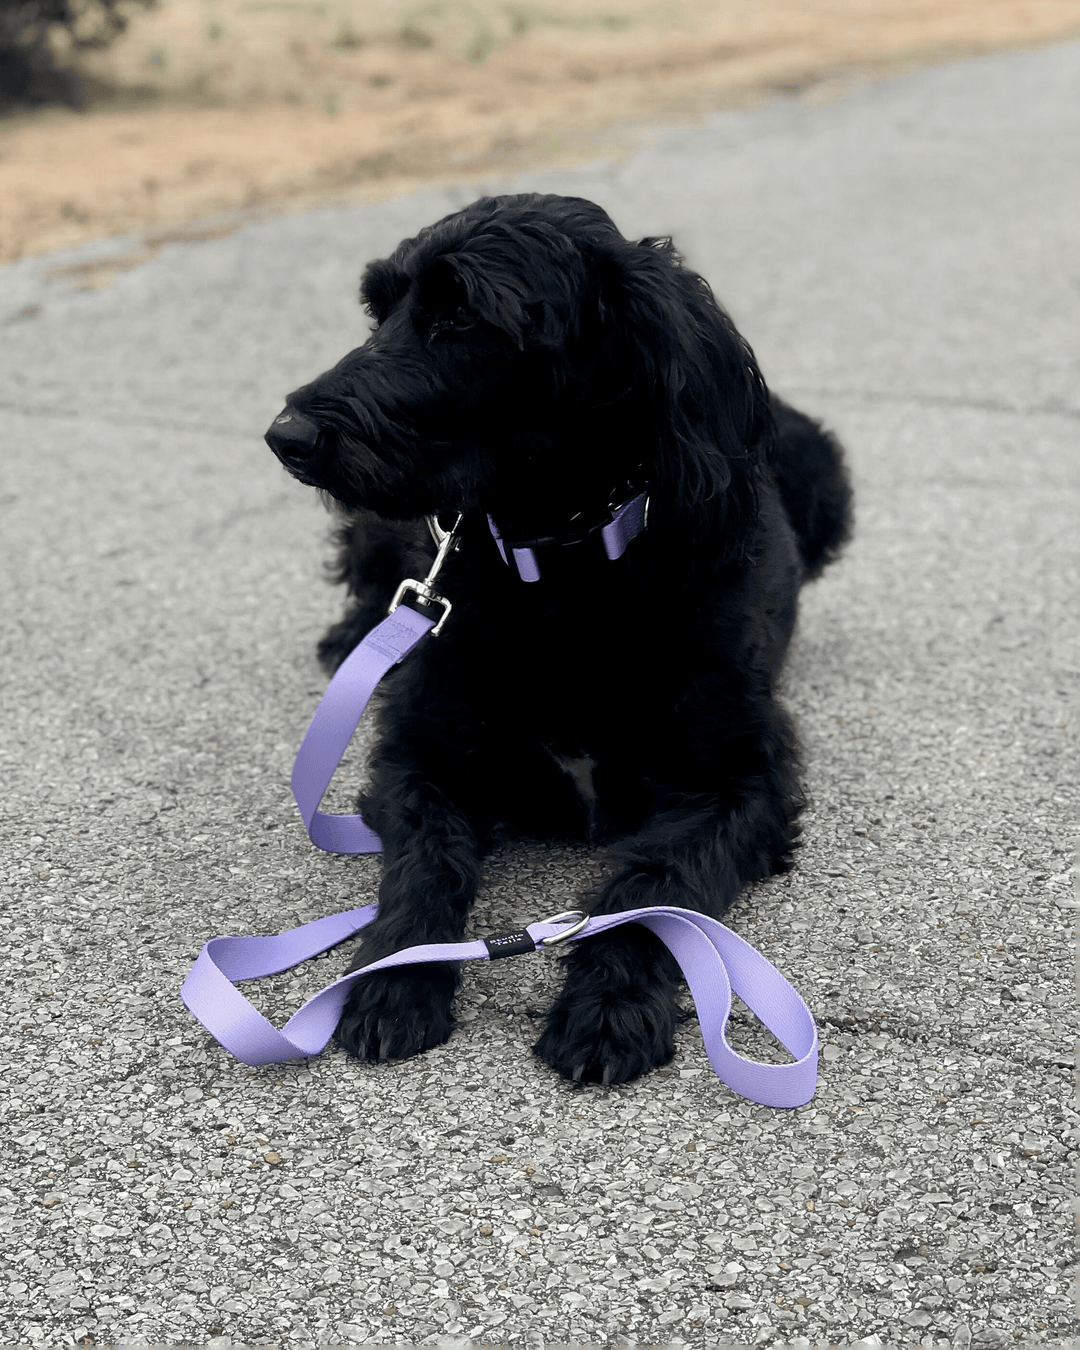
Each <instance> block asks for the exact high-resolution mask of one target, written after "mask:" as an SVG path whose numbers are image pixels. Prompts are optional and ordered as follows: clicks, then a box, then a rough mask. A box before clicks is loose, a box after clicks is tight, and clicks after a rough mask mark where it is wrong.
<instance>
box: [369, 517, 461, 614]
mask: <svg viewBox="0 0 1080 1350" xmlns="http://www.w3.org/2000/svg"><path fill="white" fill-rule="evenodd" d="M427 523H428V529H429V530H430V531H431V537H432V538H433V539H434V540H435V543H436V544H437V545H438V548H437V549H436V552H435V561H434V562H433V563H432V564H431V567H430V568H429V569H428V574H427V576H426V577H425V578H424V579H423V581H417V580H416V579H415V578H414V577H406V578H405V580H404V581H403V582H402V583H401V584H400V585H399V586H398V588H397V590H396V591H395V592H394V598H393V600H391V601H390V608H389V609H388V610H387V611H386V612H387V614H393V612H394V610H395V609H397V607H398V605H400V604H401V602H402V600H404V598H405V595H406V593H407V592H409V591H413V592H414V593H415V594H416V595H417V596H418V597H419V599H420V600H421V601H422V602H423V603H424V604H425V605H442V607H443V612H442V617H441V618H440V619H439V621H438V623H437V624H436V625H435V626H434V628H432V630H431V636H432V637H438V635H439V634H440V633H441V632H442V626H443V624H444V623H445V622H446V621H447V619H448V618H449V617H450V611H451V609H453V605H451V603H450V601H449V600H447V598H446V597H445V596H444V595H439V594H438V592H437V591H434V590H432V587H431V583H432V582H433V581H434V580H435V578H436V577H437V576H438V575H439V572H440V571H441V569H442V565H443V563H444V562H445V561H446V559H447V558H448V557H449V555H450V554H451V553H452V552H453V551H454V549H456V548H457V546H458V544H459V543H460V542H461V541H460V540H459V539H458V537H457V531H458V526H459V525H460V524H461V516H460V515H459V516H458V518H457V519H456V520H455V521H454V523H453V525H452V526H451V527H450V529H448V530H444V529H443V528H442V526H441V525H440V524H439V520H438V517H437V516H428V518H427Z"/></svg>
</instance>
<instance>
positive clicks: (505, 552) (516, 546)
mask: <svg viewBox="0 0 1080 1350" xmlns="http://www.w3.org/2000/svg"><path fill="white" fill-rule="evenodd" d="M648 520H649V494H648V492H646V491H642V492H639V493H637V494H636V496H633V497H630V498H628V499H627V500H626V501H624V502H622V503H620V504H619V505H616V506H612V507H610V508H609V509H608V519H607V520H606V521H603V520H601V521H599V522H598V523H597V524H595V525H594V526H592V528H591V529H589V530H586V531H584V532H582V533H581V534H578V535H571V536H564V537H562V538H559V537H552V538H550V539H528V540H519V541H517V542H511V541H508V540H506V539H504V538H503V536H502V534H501V533H500V531H499V527H498V525H496V523H495V521H494V520H493V519H492V518H491V516H488V525H489V526H490V527H491V533H492V535H493V536H494V538H495V543H496V544H497V545H498V549H499V553H500V554H501V555H502V560H503V562H504V563H506V565H507V566H508V567H510V566H513V567H514V569H515V570H516V571H517V574H518V576H519V577H520V578H521V579H522V581H539V580H540V563H539V560H538V558H537V554H538V552H540V551H541V549H544V548H548V547H553V546H554V547H568V546H573V545H575V544H579V543H584V542H585V541H586V540H588V539H591V538H594V537H596V536H599V539H600V543H601V544H602V546H603V550H604V553H605V555H606V556H607V558H608V560H609V561H610V562H614V561H615V560H616V559H617V558H621V557H622V555H623V554H624V553H625V552H626V550H627V548H628V547H629V546H630V544H631V543H632V542H633V541H634V540H635V539H636V538H637V537H638V535H639V534H642V533H643V532H644V530H645V527H646V525H647V524H648Z"/></svg>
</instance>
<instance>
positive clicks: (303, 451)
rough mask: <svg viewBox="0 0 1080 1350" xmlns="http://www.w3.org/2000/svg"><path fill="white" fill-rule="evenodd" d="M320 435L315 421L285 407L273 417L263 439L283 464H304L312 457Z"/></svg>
mask: <svg viewBox="0 0 1080 1350" xmlns="http://www.w3.org/2000/svg"><path fill="white" fill-rule="evenodd" d="M321 437H322V430H321V428H320V427H319V425H318V423H317V422H313V421H312V420H311V418H310V417H304V416H303V414H302V413H298V412H294V411H293V410H292V409H291V408H286V409H285V411H284V412H282V413H279V414H278V416H277V417H275V418H274V420H273V422H272V423H271V425H270V430H269V431H268V432H267V433H266V437H265V440H266V444H267V445H268V446H269V447H270V449H271V450H273V452H274V454H275V455H277V457H278V459H280V460H281V462H282V463H283V464H304V463H306V462H307V461H308V460H310V459H313V458H314V456H315V454H316V452H317V451H318V449H319V442H320V440H321Z"/></svg>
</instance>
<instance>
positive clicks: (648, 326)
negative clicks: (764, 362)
mask: <svg viewBox="0 0 1080 1350" xmlns="http://www.w3.org/2000/svg"><path fill="white" fill-rule="evenodd" d="M597 306H598V309H599V314H600V323H601V328H602V331H603V333H604V338H603V342H604V346H605V347H606V348H607V350H608V351H609V352H613V353H614V354H615V360H616V362H617V365H618V366H619V367H621V368H623V369H626V370H629V371H630V372H632V374H633V384H632V386H631V388H632V390H633V391H634V393H635V394H636V396H637V397H639V398H640V399H642V400H643V401H644V403H645V405H646V407H645V411H646V415H647V416H648V417H649V419H650V421H651V428H650V431H651V433H652V434H651V439H652V441H653V444H654V445H655V447H656V450H655V458H654V462H653V465H652V468H651V483H650V490H651V505H650V512H652V513H654V516H655V519H656V521H657V524H658V525H659V524H661V523H663V525H664V526H665V527H666V528H671V529H672V530H674V531H677V532H678V534H679V535H680V536H682V537H684V538H689V539H691V540H694V541H695V542H696V541H700V540H703V539H704V537H705V536H712V537H713V547H714V548H715V546H716V544H717V542H720V544H721V546H722V548H723V552H724V556H725V557H726V558H732V559H734V558H740V557H745V556H746V554H747V550H748V549H749V547H750V544H751V539H752V531H753V527H754V522H755V519H756V512H757V487H758V483H759V481H760V475H761V473H762V469H763V466H764V464H765V463H766V462H767V456H768V454H769V451H770V447H771V440H772V438H773V437H774V436H775V426H774V422H773V416H772V411H771V407H770V402H769V394H768V390H767V389H766V388H765V384H764V381H763V380H762V378H761V374H760V372H759V370H758V367H757V362H756V360H755V359H754V354H753V352H752V351H751V349H750V347H749V346H748V344H747V343H746V342H745V341H744V340H743V338H742V337H741V336H740V335H739V333H738V331H737V330H736V328H735V325H734V324H733V323H732V321H731V319H730V318H729V317H728V316H727V314H726V313H725V312H724V311H723V310H722V309H721V308H720V306H719V305H718V304H717V303H716V300H715V298H714V297H713V294H712V291H711V290H710V289H709V286H708V284H707V282H705V281H704V280H703V279H702V278H701V277H699V276H698V275H697V274H696V273H694V272H692V271H690V270H689V269H688V268H686V267H684V266H683V265H682V259H681V258H680V257H679V255H678V254H677V253H676V252H675V250H674V248H673V247H672V243H671V240H670V239H661V238H646V239H642V240H641V241H640V242H639V243H637V244H632V243H628V242H625V241H621V240H620V241H619V242H618V243H617V244H612V245H610V246H609V247H607V248H605V250H604V253H603V256H602V258H601V259H600V263H599V268H598V294H597Z"/></svg>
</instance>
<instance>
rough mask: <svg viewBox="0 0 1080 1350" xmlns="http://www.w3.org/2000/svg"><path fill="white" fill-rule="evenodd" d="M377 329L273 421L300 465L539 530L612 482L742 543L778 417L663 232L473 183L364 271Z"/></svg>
mask: <svg viewBox="0 0 1080 1350" xmlns="http://www.w3.org/2000/svg"><path fill="white" fill-rule="evenodd" d="M361 297H362V299H363V301H364V303H365V305H366V308H367V310H368V313H369V314H370V316H371V318H372V320H373V322H374V324H375V328H374V331H373V333H372V334H371V336H370V337H369V339H368V340H367V342H365V343H364V345H363V346H362V347H359V348H357V349H356V350H355V351H353V352H350V353H349V354H348V355H347V356H346V357H344V358H343V359H342V360H341V361H340V362H339V363H338V364H337V365H336V366H335V367H334V368H333V369H332V370H330V371H328V372H327V373H326V374H324V375H321V376H320V377H319V378H318V379H317V380H315V381H314V382H313V383H311V384H309V385H305V386H304V387H303V388H301V389H298V390H297V391H296V392H295V393H293V394H291V395H290V396H289V399H288V403H287V406H286V408H285V409H284V411H283V412H282V413H281V414H280V416H279V417H278V418H277V419H276V420H275V421H274V423H273V425H272V426H271V428H270V430H269V432H268V433H267V437H266V439H267V442H268V444H269V445H270V447H271V449H273V451H274V453H275V454H276V455H277V456H278V458H279V459H280V460H281V461H282V463H283V464H284V465H285V466H286V468H288V469H289V471H290V472H291V473H292V474H293V475H294V476H295V477H297V478H298V479H300V481H302V482H305V483H309V484H311V485H313V486H317V487H320V488H322V489H324V490H326V491H327V492H328V493H330V494H331V495H332V496H333V497H335V498H336V499H337V500H338V501H340V502H341V503H343V504H344V505H345V506H346V507H353V508H357V507H364V508H367V509H369V510H372V511H375V512H376V513H378V514H379V515H382V516H385V517H388V518H392V519H411V518H415V517H418V516H421V515H425V514H432V513H435V512H439V511H470V510H474V509H483V510H485V511H488V512H490V513H492V514H493V515H494V516H495V517H496V518H497V519H499V521H500V523H507V524H508V525H511V527H513V526H514V525H516V526H517V527H518V532H519V533H521V534H522V536H523V537H524V535H525V534H528V533H529V531H530V530H531V529H535V530H536V532H537V533H550V532H551V528H550V527H551V526H552V525H553V524H557V522H558V521H559V520H564V519H569V517H570V516H571V515H572V514H573V513H574V511H576V510H578V509H581V508H583V507H587V506H589V505H590V504H591V503H593V502H594V500H595V499H598V498H600V497H602V496H605V495H610V493H611V491H612V487H613V485H617V484H620V483H632V484H635V485H636V486H644V485H645V484H648V486H649V489H650V492H651V496H652V503H653V507H652V510H653V512H654V517H655V519H656V521H657V524H658V525H659V526H661V527H663V525H664V524H665V523H667V524H670V525H671V526H673V527H675V528H677V529H678V530H679V531H680V532H682V533H684V534H685V532H686V531H687V530H691V531H692V532H697V531H698V530H701V531H705V530H708V531H709V532H715V531H716V530H718V529H719V530H721V531H722V532H723V535H724V537H725V541H726V547H725V551H726V552H727V553H728V554H729V555H733V554H737V553H739V552H741V551H742V549H743V548H744V546H745V534H746V529H747V527H748V524H749V521H750V519H751V517H752V514H753V500H754V484H755V479H756V474H757V471H758V467H759V465H760V463H761V461H762V456H763V454H764V452H765V449H766V441H767V438H768V436H769V435H770V434H771V428H772V419H771V414H770V412H769V404H768V395H767V392H766V391H765V388H764V385H763V383H762V381H761V377H760V375H759V374H758V370H757V366H756V363H755V361H754V357H753V354H752V352H751V351H750V349H749V348H748V347H747V345H746V344H745V343H744V342H743V340H742V339H741V338H740V337H739V334H738V333H737V332H736V330H735V328H734V326H733V325H732V323H731V321H730V319H728V317H727V315H726V314H724V312H723V311H722V310H721V309H720V308H719V306H718V305H717V304H716V302H715V300H714V299H713V297H712V294H711V292H710V290H709V288H708V286H707V285H706V284H705V283H704V282H703V281H702V280H701V278H700V277H698V276H696V275H695V274H694V273H693V272H690V271H688V270H687V269H685V268H684V267H682V265H681V260H680V259H679V258H678V255H677V254H675V252H674V251H673V249H672V248H671V244H670V241H668V240H659V239H644V240H641V241H640V242H638V243H632V242H630V241H629V240H626V239H624V238H623V237H622V235H621V234H620V233H619V232H618V230H617V229H616V228H615V226H614V224H613V223H612V221H611V219H610V218H609V217H608V215H607V214H606V213H605V212H604V211H602V210H601V209H600V208H599V207H598V206H595V205H593V204H592V203H591V202H587V201H584V200H582V199H579V198H567V197H554V196H537V195H526V196H515V197H498V198H486V199H484V200H481V201H478V202H476V203H474V204H473V205H472V206H470V207H468V208H467V209H465V210H464V211H461V212H458V213H457V214H455V215H452V216H448V217H446V218H445V219H444V220H441V221H439V222H438V223H437V224H435V225H432V226H430V227H428V228H427V229H425V230H423V231H421V233H420V234H419V235H418V236H417V237H416V238H415V239H410V240H407V241H405V242H404V243H402V244H401V245H400V246H399V247H398V248H397V250H396V251H395V252H394V254H393V255H392V256H391V257H390V258H388V259H383V260H379V261H377V262H373V263H372V264H371V265H370V266H369V267H368V268H367V270H366V272H365V273H364V278H363V282H362V286H361Z"/></svg>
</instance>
